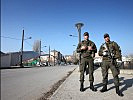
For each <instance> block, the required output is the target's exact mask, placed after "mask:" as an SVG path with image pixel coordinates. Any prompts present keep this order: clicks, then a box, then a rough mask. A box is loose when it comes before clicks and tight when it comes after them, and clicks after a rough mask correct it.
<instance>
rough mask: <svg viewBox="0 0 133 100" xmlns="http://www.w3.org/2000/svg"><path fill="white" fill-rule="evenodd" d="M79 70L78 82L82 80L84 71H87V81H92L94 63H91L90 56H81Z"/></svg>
mask: <svg viewBox="0 0 133 100" xmlns="http://www.w3.org/2000/svg"><path fill="white" fill-rule="evenodd" d="M79 70H80V82H84V73H85V71H86V72H88V73H89V81H90V82H94V76H93V72H94V64H93V59H92V58H89V59H88V58H82V59H81V63H80V66H79Z"/></svg>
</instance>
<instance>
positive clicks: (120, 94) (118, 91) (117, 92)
mask: <svg viewBox="0 0 133 100" xmlns="http://www.w3.org/2000/svg"><path fill="white" fill-rule="evenodd" d="M116 94H118V95H119V96H121V97H122V96H124V95H123V94H122V92H121V91H120V90H119V86H116Z"/></svg>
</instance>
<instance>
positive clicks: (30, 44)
mask: <svg viewBox="0 0 133 100" xmlns="http://www.w3.org/2000/svg"><path fill="white" fill-rule="evenodd" d="M24 42H26V43H27V44H28V45H29V46H31V47H33V45H31V44H30V43H29V42H27V41H24Z"/></svg>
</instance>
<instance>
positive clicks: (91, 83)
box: [90, 82, 97, 91]
mask: <svg viewBox="0 0 133 100" xmlns="http://www.w3.org/2000/svg"><path fill="white" fill-rule="evenodd" d="M90 89H91V90H92V91H97V89H96V88H94V85H93V82H90Z"/></svg>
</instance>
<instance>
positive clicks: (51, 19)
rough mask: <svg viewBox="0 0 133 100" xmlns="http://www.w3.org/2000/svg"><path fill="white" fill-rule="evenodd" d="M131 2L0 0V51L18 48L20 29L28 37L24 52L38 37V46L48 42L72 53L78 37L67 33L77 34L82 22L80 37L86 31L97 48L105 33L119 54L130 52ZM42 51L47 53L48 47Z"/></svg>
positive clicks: (30, 48) (132, 32)
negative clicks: (115, 44)
mask: <svg viewBox="0 0 133 100" xmlns="http://www.w3.org/2000/svg"><path fill="white" fill-rule="evenodd" d="M132 5H133V0H1V36H2V37H1V51H3V52H17V51H20V48H21V37H22V30H23V29H24V30H25V38H27V37H30V36H31V37H32V39H30V40H25V42H24V50H25V51H27V50H32V45H33V43H34V41H35V40H41V41H42V47H43V46H44V45H47V46H49V45H50V47H51V49H56V50H58V51H60V52H61V53H62V54H63V55H67V54H72V53H73V51H74V50H75V49H76V47H74V46H73V45H77V44H78V38H77V37H70V36H69V35H70V34H73V35H78V32H77V29H76V27H75V24H76V23H78V22H82V23H84V26H83V27H82V33H81V36H82V39H83V33H84V32H86V31H87V32H89V33H90V40H92V41H94V42H95V44H96V46H97V48H98V49H99V47H100V45H101V44H102V43H103V42H104V39H103V35H104V33H106V32H107V33H109V34H110V37H111V40H113V41H116V42H117V43H118V44H119V45H120V46H121V49H122V54H123V55H128V54H133V45H132V41H133V6H132ZM4 37H11V38H16V39H9V38H4ZM17 39H20V40H17ZM42 50H43V51H46V52H48V47H45V48H42Z"/></svg>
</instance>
